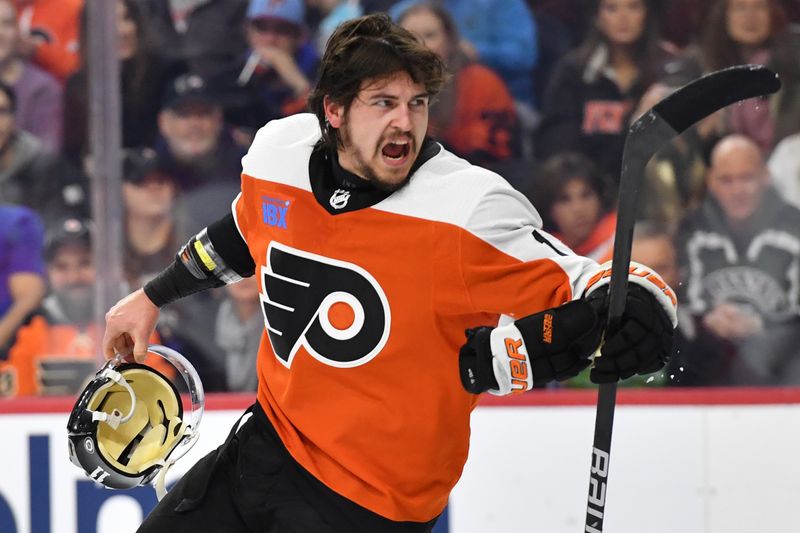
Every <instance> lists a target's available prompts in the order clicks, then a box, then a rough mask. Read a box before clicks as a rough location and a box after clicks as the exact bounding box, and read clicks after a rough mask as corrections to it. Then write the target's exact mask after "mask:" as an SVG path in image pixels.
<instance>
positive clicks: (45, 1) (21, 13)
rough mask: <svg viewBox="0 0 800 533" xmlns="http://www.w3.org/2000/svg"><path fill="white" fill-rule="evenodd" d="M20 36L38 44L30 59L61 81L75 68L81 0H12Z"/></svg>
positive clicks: (77, 59)
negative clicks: (31, 39)
mask: <svg viewBox="0 0 800 533" xmlns="http://www.w3.org/2000/svg"><path fill="white" fill-rule="evenodd" d="M14 3H15V4H16V6H17V20H18V21H19V26H20V33H21V35H22V36H23V37H26V36H27V37H30V38H33V40H34V41H35V42H36V43H37V44H38V45H37V47H36V51H35V52H34V53H33V60H34V61H35V62H36V64H38V65H39V66H40V67H42V68H43V69H45V70H47V71H48V72H50V73H51V74H52V75H54V76H55V77H57V78H58V79H60V80H61V81H62V82H63V81H65V80H66V79H67V78H68V77H69V75H70V74H72V73H73V72H75V71H76V70H77V69H78V66H79V63H80V57H79V55H78V48H79V43H80V13H81V10H82V9H83V0H58V1H53V0H15V2H14Z"/></svg>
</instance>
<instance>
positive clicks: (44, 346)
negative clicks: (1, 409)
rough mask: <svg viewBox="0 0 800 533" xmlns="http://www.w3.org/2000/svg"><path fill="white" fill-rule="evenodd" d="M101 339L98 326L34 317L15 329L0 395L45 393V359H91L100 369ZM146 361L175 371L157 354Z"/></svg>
mask: <svg viewBox="0 0 800 533" xmlns="http://www.w3.org/2000/svg"><path fill="white" fill-rule="evenodd" d="M102 338H103V331H102V328H101V327H99V326H97V325H90V326H89V327H88V328H85V329H81V328H78V327H76V326H74V325H72V324H49V323H48V322H47V320H46V319H45V318H44V317H43V316H36V317H34V318H33V319H32V320H31V321H30V323H29V324H27V325H25V326H22V327H21V328H20V329H19V331H18V332H17V340H16V342H15V343H14V345H13V346H12V347H11V349H10V350H9V354H8V360H7V361H5V362H0V396H37V395H41V394H45V393H47V391H46V390H45V387H44V385H43V383H42V381H41V379H40V378H41V377H42V372H41V369H42V368H43V365H44V364H46V363H47V362H48V361H54V360H59V361H64V362H66V361H70V360H72V361H86V362H94V363H96V364H95V365H94V366H95V367H96V368H99V367H100V365H101V361H100V359H98V354H99V353H100V341H101V340H102ZM150 342H151V343H155V342H158V336H157V334H153V336H152V337H151V338H150ZM151 357H152V356H151ZM146 362H147V364H150V365H151V366H153V367H154V368H156V369H157V370H159V371H160V372H162V373H165V372H166V375H168V376H169V375H172V374H173V373H174V372H172V370H173V369H172V367H171V365H169V364H168V363H166V361H163V360H162V359H161V358H159V357H152V360H147V361H146ZM93 373H94V372H93V371H92V372H91V373H90V374H88V375H87V376H86V377H87V378H88V377H89V376H90V375H93Z"/></svg>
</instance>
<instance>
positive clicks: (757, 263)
mask: <svg viewBox="0 0 800 533" xmlns="http://www.w3.org/2000/svg"><path fill="white" fill-rule="evenodd" d="M707 187H708V195H707V197H706V200H705V202H704V203H703V205H702V207H701V208H700V209H698V210H697V211H695V212H693V214H692V215H691V216H689V217H688V218H687V219H686V220H685V221H684V223H683V224H682V226H681V229H680V232H679V236H678V243H679V257H680V265H681V278H682V279H683V280H684V283H685V289H686V290H685V297H684V299H683V301H684V306H685V308H686V310H687V311H689V312H690V313H691V314H692V315H693V317H694V321H693V324H692V326H693V329H696V331H695V335H694V339H692V340H693V342H699V343H701V344H702V345H703V346H704V349H703V350H694V351H693V352H692V353H690V354H687V360H686V367H687V368H692V369H693V371H694V372H695V373H697V374H700V376H698V377H697V381H698V383H697V384H702V385H710V384H738V385H756V384H788V383H793V384H800V350H798V346H800V318H799V317H798V310H799V309H800V301H798V300H799V298H800V273H798V267H797V265H798V264H800V210H798V209H797V208H795V207H792V206H790V205H789V204H787V203H786V202H785V201H784V200H783V199H782V198H781V197H780V196H779V195H778V194H777V193H776V192H775V191H774V190H773V188H772V187H771V186H770V178H769V173H768V171H767V169H766V167H765V165H764V161H763V157H762V154H761V151H760V149H759V147H758V145H757V144H756V143H755V142H754V141H753V140H751V139H749V138H747V137H744V136H741V135H731V136H728V137H725V138H723V139H722V141H720V143H719V144H718V145H717V146H716V147H715V148H714V151H713V152H712V158H711V167H710V168H709V171H708V175H707ZM711 346H713V348H710V347H711Z"/></svg>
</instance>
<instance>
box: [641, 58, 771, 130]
mask: <svg viewBox="0 0 800 533" xmlns="http://www.w3.org/2000/svg"><path fill="white" fill-rule="evenodd" d="M780 88H781V82H780V79H778V75H777V74H775V73H774V72H773V71H771V70H770V69H768V68H767V67H765V66H763V65H737V66H735V67H730V68H726V69H723V70H718V71H716V72H712V73H711V74H708V75H706V76H703V77H702V78H698V79H696V80H694V81H692V82H690V83H688V84H687V85H685V86H683V87H682V88H681V89H680V90H678V91H676V92H674V93H672V94H671V95H669V96H667V97H666V98H664V99H663V100H661V101H660V102H659V103H657V104H656V105H655V106H653V111H654V112H655V113H657V114H658V115H659V116H660V117H661V118H662V119H663V120H665V121H666V122H667V123H668V124H669V125H670V126H671V127H672V129H673V130H675V131H676V132H678V133H680V132H682V131H684V130H685V129H686V128H688V127H689V126H691V125H692V124H694V123H695V122H698V121H700V120H701V119H703V118H705V117H706V116H708V115H710V114H711V113H714V112H716V111H719V110H720V109H722V108H723V107H725V106H727V105H730V104H732V103H734V102H738V101H740V100H746V99H748V98H754V97H756V96H765V95H768V94H772V93H775V92H777V91H778V90H779V89H780Z"/></svg>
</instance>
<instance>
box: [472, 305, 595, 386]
mask: <svg viewBox="0 0 800 533" xmlns="http://www.w3.org/2000/svg"><path fill="white" fill-rule="evenodd" d="M601 331H602V330H601V324H600V322H598V320H597V313H596V312H595V311H594V309H593V308H592V306H591V304H589V303H588V302H586V301H585V300H576V301H573V302H568V303H566V304H564V305H562V306H560V307H555V308H553V309H548V310H546V311H542V312H541V313H537V314H534V315H530V316H527V317H524V318H521V319H519V320H517V321H515V322H512V323H508V324H505V325H501V326H498V327H496V328H489V327H479V328H474V329H470V330H468V331H467V342H466V344H464V346H462V347H461V351H460V353H459V369H460V372H461V383H462V385H463V386H464V388H465V389H466V390H467V392H471V393H472V394H480V393H481V392H484V391H488V392H490V393H492V394H497V395H504V394H510V393H512V392H523V391H526V390H530V389H531V388H533V387H535V386H541V385H544V384H546V383H548V382H550V381H552V380H554V379H557V380H564V379H568V378H571V377H574V376H576V375H578V373H580V371H581V370H583V369H584V368H586V367H587V366H589V364H590V362H591V361H590V359H589V357H590V355H591V354H592V353H593V352H594V351H595V350H596V349H597V345H598V344H599V342H600V335H601Z"/></svg>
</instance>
